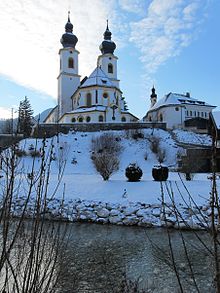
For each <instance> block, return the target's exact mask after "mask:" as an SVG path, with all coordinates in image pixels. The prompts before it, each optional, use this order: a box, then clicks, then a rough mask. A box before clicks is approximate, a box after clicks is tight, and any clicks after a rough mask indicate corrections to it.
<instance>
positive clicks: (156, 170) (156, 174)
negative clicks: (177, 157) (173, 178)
mask: <svg viewBox="0 0 220 293" xmlns="http://www.w3.org/2000/svg"><path fill="white" fill-rule="evenodd" d="M168 174H169V170H168V167H166V166H161V165H156V166H154V167H153V169H152V176H153V178H154V180H155V181H166V180H167V178H168Z"/></svg>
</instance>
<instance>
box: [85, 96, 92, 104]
mask: <svg viewBox="0 0 220 293" xmlns="http://www.w3.org/2000/svg"><path fill="white" fill-rule="evenodd" d="M86 106H87V107H91V106H92V95H91V94H90V93H88V94H87V95H86Z"/></svg>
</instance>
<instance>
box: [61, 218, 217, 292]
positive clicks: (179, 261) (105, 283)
mask: <svg viewBox="0 0 220 293" xmlns="http://www.w3.org/2000/svg"><path fill="white" fill-rule="evenodd" d="M69 229H70V230H69V232H70V233H69V235H70V238H69V241H68V245H67V247H66V248H65V250H64V251H63V252H64V256H63V257H62V259H60V260H59V267H60V270H61V273H60V274H59V281H58V285H57V288H58V291H59V292H60V293H61V292H62V293H67V292H68V293H74V292H77V293H87V292H89V293H92V292H94V293H95V292H97V293H98V292H100V293H105V292H106V293H111V292H113V293H115V292H120V290H119V288H120V286H121V282H122V280H123V278H124V277H123V276H124V274H126V278H127V279H128V280H131V281H138V283H139V288H140V289H145V290H146V291H145V292H149V293H175V292H180V291H179V289H178V288H179V287H178V283H177V278H176V276H175V274H174V270H173V265H172V264H171V265H170V260H171V257H170V248H169V241H168V240H169V238H168V233H167V231H166V229H163V228H153V229H146V228H140V227H122V226H114V225H99V224H88V223H87V224H86V223H85V224H84V223H74V224H70V226H69ZM169 235H170V241H171V244H172V247H173V253H174V258H175V264H176V266H177V270H178V272H179V274H180V280H181V284H182V286H183V289H184V292H187V293H189V292H190V293H191V292H192V293H193V292H198V291H196V289H195V286H194V285H193V278H192V276H191V275H190V270H189V264H188V262H187V258H186V253H185V252H184V248H183V241H182V238H181V235H180V233H179V232H178V231H176V230H169ZM182 235H183V237H184V241H185V244H186V247H187V253H188V255H189V259H190V263H191V265H192V269H193V272H194V276H195V278H196V281H197V284H198V287H199V290H200V291H199V292H201V293H203V292H204V293H206V292H209V293H211V292H215V291H214V290H213V289H211V284H212V263H211V258H210V255H209V254H208V253H207V251H206V249H205V248H204V246H203V245H202V243H201V242H200V241H199V240H198V238H201V239H202V240H203V241H204V242H205V243H206V244H208V245H210V243H209V236H208V234H207V233H205V232H196V233H194V232H190V231H184V232H183V234H182ZM171 263H172V261H171Z"/></svg>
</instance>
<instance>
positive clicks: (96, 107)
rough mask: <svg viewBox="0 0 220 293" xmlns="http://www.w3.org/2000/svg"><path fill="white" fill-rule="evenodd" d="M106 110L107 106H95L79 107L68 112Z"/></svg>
mask: <svg viewBox="0 0 220 293" xmlns="http://www.w3.org/2000/svg"><path fill="white" fill-rule="evenodd" d="M105 110H106V107H105V106H94V107H90V108H78V109H77V110H73V111H71V112H67V114H73V113H84V112H92V111H105Z"/></svg>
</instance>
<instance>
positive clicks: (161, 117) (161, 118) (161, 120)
mask: <svg viewBox="0 0 220 293" xmlns="http://www.w3.org/2000/svg"><path fill="white" fill-rule="evenodd" d="M159 120H160V122H163V115H162V114H160V116H159Z"/></svg>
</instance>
